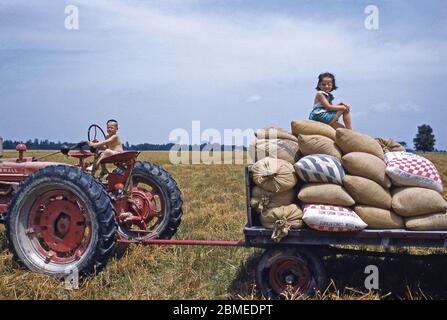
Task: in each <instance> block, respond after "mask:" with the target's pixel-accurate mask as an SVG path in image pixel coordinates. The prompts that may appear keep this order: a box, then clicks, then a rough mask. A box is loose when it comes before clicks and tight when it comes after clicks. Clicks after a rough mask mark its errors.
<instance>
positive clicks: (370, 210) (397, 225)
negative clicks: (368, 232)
mask: <svg viewBox="0 0 447 320" xmlns="http://www.w3.org/2000/svg"><path fill="white" fill-rule="evenodd" d="M354 211H355V213H357V215H358V216H359V217H360V218H361V219H362V220H363V221H365V222H366V224H367V225H368V228H372V229H403V228H405V223H404V220H403V219H402V218H401V217H399V216H398V215H397V214H395V213H394V212H393V211H391V210H386V209H381V208H374V207H368V206H361V205H360V206H355V208H354Z"/></svg>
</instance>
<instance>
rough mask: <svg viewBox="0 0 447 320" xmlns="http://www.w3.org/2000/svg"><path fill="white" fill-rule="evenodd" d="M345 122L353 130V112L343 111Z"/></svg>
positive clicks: (347, 127)
mask: <svg viewBox="0 0 447 320" xmlns="http://www.w3.org/2000/svg"><path fill="white" fill-rule="evenodd" d="M343 122H344V123H345V126H346V129H349V130H352V124H351V113H349V112H346V113H343Z"/></svg>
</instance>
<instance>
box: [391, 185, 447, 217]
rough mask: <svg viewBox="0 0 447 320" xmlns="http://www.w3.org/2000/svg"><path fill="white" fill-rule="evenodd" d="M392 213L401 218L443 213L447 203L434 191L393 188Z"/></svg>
mask: <svg viewBox="0 0 447 320" xmlns="http://www.w3.org/2000/svg"><path fill="white" fill-rule="evenodd" d="M392 193H393V202H392V207H393V210H394V212H396V213H397V214H398V215H401V216H403V217H413V216H420V215H424V214H430V213H439V212H445V211H446V210H447V202H446V201H445V200H444V198H443V197H442V196H441V195H440V194H439V193H438V192H436V191H434V190H431V189H426V188H419V187H403V188H395V189H393V191H392Z"/></svg>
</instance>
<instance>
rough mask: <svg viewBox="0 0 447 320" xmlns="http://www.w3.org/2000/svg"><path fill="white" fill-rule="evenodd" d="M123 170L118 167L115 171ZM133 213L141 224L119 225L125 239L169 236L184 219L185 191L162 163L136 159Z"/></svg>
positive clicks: (133, 183) (132, 182)
mask: <svg viewBox="0 0 447 320" xmlns="http://www.w3.org/2000/svg"><path fill="white" fill-rule="evenodd" d="M120 172H122V171H121V170H120V169H116V170H115V171H114V173H117V174H119V173H120ZM130 185H131V188H132V189H131V192H130V193H131V199H132V201H133V203H134V206H133V214H134V215H135V216H137V217H138V219H139V220H138V225H127V224H125V223H119V224H118V235H119V236H120V238H122V239H125V240H135V239H138V240H148V239H156V238H158V239H170V238H171V237H172V236H173V235H174V234H175V233H176V232H177V228H178V226H179V225H180V221H181V218H182V214H183V212H182V205H183V200H182V194H181V192H180V189H179V188H178V186H177V182H176V181H175V180H174V178H173V177H172V176H171V175H170V174H169V172H167V171H166V170H165V169H163V168H162V167H161V166H159V165H157V164H154V163H150V162H143V161H137V162H136V164H135V166H134V168H133V170H132V173H131V184H130Z"/></svg>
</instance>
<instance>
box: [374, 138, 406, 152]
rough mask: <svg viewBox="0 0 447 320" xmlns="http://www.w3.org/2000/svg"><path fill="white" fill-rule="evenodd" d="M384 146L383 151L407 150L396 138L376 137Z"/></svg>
mask: <svg viewBox="0 0 447 320" xmlns="http://www.w3.org/2000/svg"><path fill="white" fill-rule="evenodd" d="M375 140H376V141H377V142H378V143H379V144H380V146H381V147H382V150H383V153H387V152H397V151H405V148H404V147H403V146H402V145H401V144H399V143H397V142H396V141H395V140H394V139H384V138H380V137H379V138H375Z"/></svg>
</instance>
